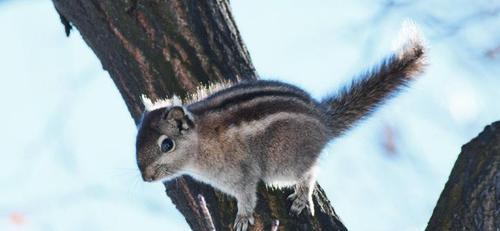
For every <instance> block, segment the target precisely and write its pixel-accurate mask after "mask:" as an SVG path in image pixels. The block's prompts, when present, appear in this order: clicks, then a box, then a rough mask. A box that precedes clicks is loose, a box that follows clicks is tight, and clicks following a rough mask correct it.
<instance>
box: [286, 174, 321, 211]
mask: <svg viewBox="0 0 500 231" xmlns="http://www.w3.org/2000/svg"><path fill="white" fill-rule="evenodd" d="M315 185H316V168H312V169H311V170H310V171H308V172H307V173H306V174H305V175H304V176H303V177H302V179H301V180H300V181H299V182H298V183H297V184H296V185H295V187H294V188H295V191H294V193H292V194H290V196H288V199H289V200H291V201H292V205H291V207H290V214H292V215H296V216H298V215H299V214H301V213H302V211H303V210H304V209H305V208H307V209H308V211H309V213H310V214H311V215H312V216H314V203H313V200H312V194H313V192H314V186H315Z"/></svg>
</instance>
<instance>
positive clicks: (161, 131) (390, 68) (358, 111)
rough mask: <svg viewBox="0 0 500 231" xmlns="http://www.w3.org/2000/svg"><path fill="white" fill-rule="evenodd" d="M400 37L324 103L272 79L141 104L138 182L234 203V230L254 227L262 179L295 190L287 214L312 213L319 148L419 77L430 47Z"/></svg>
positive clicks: (407, 31)
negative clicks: (180, 182) (209, 193)
mask: <svg viewBox="0 0 500 231" xmlns="http://www.w3.org/2000/svg"><path fill="white" fill-rule="evenodd" d="M402 34H403V36H405V37H406V39H405V41H403V44H402V45H401V46H400V47H399V49H397V50H396V51H395V52H394V53H393V54H392V55H390V56H389V57H387V58H386V59H385V60H384V61H383V62H381V64H380V65H378V66H377V67H375V68H373V69H372V70H371V71H368V72H366V73H365V74H363V75H361V76H360V77H359V78H357V79H355V80H354V81H353V82H352V83H351V84H349V85H347V86H346V87H344V88H342V90H340V91H339V92H338V93H337V94H333V95H330V96H328V97H325V98H324V99H322V100H320V101H318V100H315V99H313V98H312V97H311V96H310V95H309V94H308V93H307V92H305V91H304V90H302V89H300V88H298V87H296V86H293V85H290V84H286V83H283V82H278V81H269V80H254V81H246V82H239V83H235V84H232V85H231V84H222V85H216V86H213V87H212V88H210V89H204V90H200V91H199V92H198V93H197V94H196V95H195V96H194V97H192V99H191V100H190V101H188V102H187V103H186V102H185V103H182V102H181V101H180V99H179V98H177V97H174V98H172V99H168V100H163V101H160V102H155V103H152V102H151V100H149V99H147V98H143V100H144V103H145V107H146V110H145V112H144V113H143V116H142V119H141V123H140V124H139V125H138V133H137V140H136V149H137V150H136V155H137V156H136V157H137V164H138V167H139V170H140V171H141V174H142V178H143V180H144V181H147V182H153V181H166V180H171V179H173V178H175V177H178V176H180V175H183V174H187V175H190V176H192V177H193V178H195V179H197V180H199V181H202V182H205V183H208V184H210V185H212V186H213V187H215V188H217V189H218V190H220V191H222V192H224V193H227V194H229V195H231V196H234V197H235V198H236V199H237V207H238V212H237V215H236V219H235V222H234V229H235V230H238V231H245V230H247V229H248V227H249V225H253V224H254V218H253V211H254V208H255V206H256V200H257V196H256V189H257V184H258V182H259V181H261V180H262V181H263V182H265V183H266V184H273V183H274V182H289V184H290V186H291V185H294V190H295V191H294V193H292V194H291V195H290V196H289V198H290V199H291V200H292V205H291V208H290V211H291V212H292V213H294V214H297V215H298V214H300V213H301V212H302V211H303V209H304V208H307V209H308V210H309V212H310V214H312V215H314V206H313V202H312V193H313V189H314V185H315V178H316V176H315V169H316V165H317V162H318V156H319V154H320V153H321V151H322V150H323V148H324V147H325V145H326V144H327V143H328V142H329V141H331V140H332V139H334V138H336V137H338V136H340V135H342V134H343V133H345V132H346V131H348V130H349V129H350V128H352V127H353V126H354V125H355V124H356V122H358V121H360V120H361V119H363V118H365V117H367V116H368V115H370V114H371V112H373V111H374V110H375V109H376V108H377V107H378V106H380V105H381V104H382V103H384V102H385V101H386V100H387V99H389V98H391V96H394V95H395V93H397V92H398V91H400V90H401V89H403V88H404V87H405V86H406V85H407V84H408V83H409V82H411V81H412V80H414V79H415V78H416V76H418V75H419V74H421V73H422V72H423V69H424V67H425V65H426V61H425V53H426V49H425V45H424V42H423V39H422V38H421V37H420V36H419V33H418V30H417V28H416V26H415V25H414V24H413V23H411V22H410V23H406V25H403V30H402Z"/></svg>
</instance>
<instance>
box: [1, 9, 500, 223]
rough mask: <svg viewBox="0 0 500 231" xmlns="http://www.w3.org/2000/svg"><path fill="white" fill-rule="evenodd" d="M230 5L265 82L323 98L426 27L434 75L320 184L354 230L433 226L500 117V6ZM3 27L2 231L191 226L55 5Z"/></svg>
mask: <svg viewBox="0 0 500 231" xmlns="http://www.w3.org/2000/svg"><path fill="white" fill-rule="evenodd" d="M231 4H232V8H233V14H234V16H235V18H236V22H237V24H238V26H239V29H240V32H241V34H242V37H243V39H244V41H245V43H246V45H247V47H248V49H249V51H250V53H251V56H252V60H253V62H254V64H255V67H256V68H257V70H258V72H259V74H260V75H261V77H262V78H266V79H279V80H283V81H286V82H289V83H293V84H297V85H299V86H300V87H302V88H304V89H306V90H307V91H309V92H311V94H312V95H313V96H315V97H317V98H320V97H322V96H324V95H326V94H328V93H330V92H332V91H334V90H335V89H337V88H338V87H339V86H341V84H342V83H344V82H347V81H348V80H350V79H351V78H353V77H354V76H356V73H360V72H362V71H363V70H364V69H366V68H368V67H370V66H372V65H374V64H376V62H377V61H379V60H380V59H381V58H382V57H384V55H386V54H389V52H390V50H391V45H392V43H393V41H394V39H395V35H396V34H397V32H398V30H399V26H400V24H401V22H402V21H403V20H404V19H406V18H412V19H413V20H414V21H415V22H416V23H417V24H418V25H419V26H420V27H421V29H422V32H423V34H424V36H425V37H426V38H427V40H428V44H429V48H430V53H429V63H430V66H429V68H428V71H427V72H426V74H424V75H423V76H421V78H420V79H419V80H418V81H416V82H415V83H414V84H412V86H411V87H410V88H409V89H408V90H407V91H405V92H403V93H402V94H400V95H399V96H398V97H397V98H395V99H394V100H391V101H390V102H389V103H388V104H387V105H385V106H384V107H382V108H381V109H380V110H379V111H378V112H377V113H375V114H374V115H373V117H372V118H370V119H368V120H366V121H364V122H363V123H361V124H360V125H359V126H358V127H357V128H355V129H354V130H353V131H352V132H350V133H349V134H348V135H346V136H344V137H342V138H340V139H337V140H335V141H333V142H332V143H331V144H330V145H329V146H328V148H327V149H326V150H325V151H324V153H323V155H322V157H321V161H320V162H321V164H320V165H321V166H320V167H321V170H320V174H319V179H318V180H319V182H320V184H321V185H322V186H323V187H324V188H325V190H326V192H327V194H328V196H329V198H330V199H331V201H332V204H333V205H334V207H335V209H336V211H337V213H338V214H339V215H340V217H341V218H342V220H343V221H344V222H345V224H346V226H347V227H349V228H350V230H422V229H423V228H424V227H425V226H426V222H427V221H428V219H429V217H430V215H431V212H432V209H433V208H434V205H435V203H436V200H437V199H438V197H439V194H440V192H441V190H442V188H443V186H444V183H445V182H446V179H447V177H448V174H449V173H450V170H451V167H452V166H453V163H454V161H455V159H456V157H457V154H458V153H459V151H460V147H461V145H462V144H464V143H466V142H467V141H468V140H470V139H471V138H473V137H475V136H476V135H477V134H478V133H479V132H480V131H481V130H482V129H483V127H484V126H485V125H487V124H489V123H491V122H493V121H496V120H499V119H500V107H499V106H498V99H499V98H500V91H499V90H498V86H500V78H499V76H500V75H499V74H500V65H499V64H500V51H499V50H500V15H499V11H500V4H499V3H495V2H494V1H476V2H474V3H471V2H469V1H458V2H457V1H418V2H412V1H396V2H393V4H392V5H391V4H387V3H386V2H384V1H370V2H367V1H347V2H346V1H326V0H313V1H308V2H307V4H306V3H304V2H303V1H284V0H280V1H272V2H271V1H264V0H256V1H243V0H232V1H231ZM462 6H467V7H462ZM0 22H2V23H0V32H1V34H2V36H0V50H1V51H2V53H1V54H0V65H1V69H0V78H1V82H2V84H0V103H1V105H2V108H3V112H2V113H0V120H1V121H4V126H3V132H2V133H0V140H1V146H2V147H3V151H2V154H1V155H0V168H1V169H2V175H1V176H0V185H1V189H0V230H89V229H91V230H117V229H122V230H137V229H139V228H141V229H158V228H164V227H168V228H169V229H171V230H188V226H187V225H186V224H185V221H184V220H183V217H182V216H181V215H180V214H179V213H178V212H177V211H176V209H175V207H174V206H173V205H172V203H171V202H170V199H168V198H167V197H165V194H164V189H163V186H162V185H161V184H146V183H142V182H141V180H140V177H139V174H138V171H137V169H136V166H135V159H134V140H135V126H134V124H133V121H132V119H131V117H130V115H129V114H128V111H127V109H126V107H125V104H124V102H123V101H122V99H121V97H120V95H119V93H118V91H117V89H116V88H115V87H114V85H113V82H112V81H111V80H110V78H109V76H108V74H107V73H106V72H105V71H103V70H102V66H101V65H100V63H99V60H98V59H97V58H96V57H95V55H94V54H93V52H92V51H91V50H90V49H89V48H88V47H87V46H86V44H85V43H84V41H83V40H82V39H81V37H80V35H79V34H78V32H77V31H73V32H72V34H71V36H70V37H69V38H66V37H65V35H64V30H63V26H62V25H61V24H60V22H59V18H58V16H57V14H56V13H55V10H54V9H53V6H52V3H51V2H50V1H49V0H37V1H28V0H15V1H3V2H0Z"/></svg>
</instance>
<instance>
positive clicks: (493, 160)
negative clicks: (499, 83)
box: [426, 121, 500, 231]
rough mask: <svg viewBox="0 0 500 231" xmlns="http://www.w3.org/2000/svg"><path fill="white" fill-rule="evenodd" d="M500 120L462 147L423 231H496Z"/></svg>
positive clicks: (499, 209) (499, 196) (499, 217)
mask: <svg viewBox="0 0 500 231" xmlns="http://www.w3.org/2000/svg"><path fill="white" fill-rule="evenodd" d="M499 168H500V121H498V122H495V123H493V124H491V125H489V126H487V127H486V129H484V131H483V132H481V134H479V136H478V137H476V138H474V139H473V140H471V141H470V142H469V143H467V144H466V145H464V146H463V147H462V152H461V153H460V155H459V156H458V159H457V161H456V162H455V166H454V167H453V170H452V171H451V175H450V178H449V179H448V182H447V183H446V186H445V187H444V190H443V192H442V193H441V197H440V198H439V200H438V203H437V205H436V207H435V208H434V212H433V213H432V217H431V219H430V221H429V224H428V226H427V229H426V230H429V231H430V230H484V231H498V230H500V172H499V171H498V170H499Z"/></svg>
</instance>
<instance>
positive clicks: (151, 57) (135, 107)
mask: <svg viewBox="0 0 500 231" xmlns="http://www.w3.org/2000/svg"><path fill="white" fill-rule="evenodd" d="M53 2H54V5H55V7H56V10H57V11H58V12H59V14H60V16H61V21H62V22H63V24H64V25H65V29H66V33H67V34H69V32H70V29H71V27H72V26H75V27H76V28H77V29H78V30H79V31H80V33H81V35H82V37H83V39H84V40H85V42H86V43H87V44H88V45H89V46H90V47H91V48H92V50H93V51H94V52H95V54H96V55H97V57H98V58H99V59H100V61H101V63H102V65H103V68H104V69H105V70H107V71H108V72H109V74H110V76H111V78H112V79H113V81H114V83H115V84H116V86H117V87H118V89H119V91H120V93H121V95H122V97H123V99H124V100H125V103H126V105H127V107H128V109H129V111H130V114H131V115H132V117H133V118H134V120H135V122H136V123H137V122H138V120H139V118H140V116H141V113H142V110H143V105H142V101H141V95H142V94H145V95H147V96H148V97H149V98H151V99H153V100H154V99H158V98H165V97H168V96H172V94H176V95H180V96H185V95H186V94H188V93H189V92H193V91H195V90H196V87H197V86H198V85H200V84H205V85H206V84H208V83H210V82H219V81H223V80H231V81H237V80H250V79H257V73H256V72H255V69H254V67H253V65H252V63H251V60H250V56H249V54H248V52H247V50H246V48H245V45H244V44H243V42H242V40H241V38H240V35H239V32H238V29H237V28H236V25H235V22H234V19H233V17H232V15H231V11H230V7H229V3H228V0H203V1H198V0H163V1H159V0H148V1H141V0H113V1H100V0H53ZM165 186H166V192H167V194H168V196H170V198H171V199H172V201H173V202H174V204H175V205H176V206H177V208H178V209H179V211H180V212H181V213H182V214H183V215H184V217H185V218H186V221H187V222H188V223H189V225H190V226H191V228H192V229H193V230H211V228H210V224H209V223H210V222H209V221H210V219H207V216H206V215H205V214H207V212H206V208H208V211H209V213H210V214H211V216H212V219H211V220H212V221H213V223H214V224H213V225H214V226H215V228H216V229H217V230H231V227H232V223H233V220H234V218H235V216H236V203H235V200H234V199H233V198H229V197H227V196H226V195H224V194H222V193H219V192H216V191H214V190H213V189H212V188H211V187H210V186H207V185H204V184H201V183H199V182H196V181H194V180H193V179H191V178H190V177H181V178H179V179H177V180H174V181H171V182H168V183H166V184H165ZM290 193H291V190H290V189H283V190H277V189H267V188H266V187H265V186H263V185H262V184H261V185H260V186H259V188H258V204H257V208H256V210H255V218H256V224H255V225H254V226H253V229H254V230H271V229H272V228H273V229H276V227H273V224H275V225H274V226H276V224H277V223H276V222H275V221H276V220H279V227H278V229H279V230H346V228H345V227H344V226H343V224H342V223H341V222H340V220H339V218H338V217H337V215H336V214H335V212H334V210H333V207H332V206H331V205H330V202H329V201H328V199H327V198H326V195H325V193H324V192H323V190H322V189H321V187H319V185H317V187H316V190H315V192H314V203H315V210H316V216H314V217H311V216H308V215H301V216H300V217H298V218H297V217H293V216H290V215H289V214H288V209H289V206H290V202H289V201H287V199H286V198H287V196H288V195H289V194H290ZM198 195H202V196H203V198H204V199H205V200H203V198H202V197H198ZM196 198H201V200H200V199H196ZM204 201H206V205H207V206H206V207H205V206H203V205H204V204H205V202H204Z"/></svg>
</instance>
